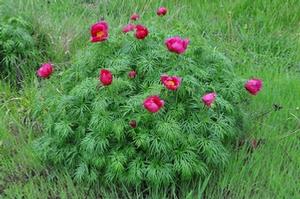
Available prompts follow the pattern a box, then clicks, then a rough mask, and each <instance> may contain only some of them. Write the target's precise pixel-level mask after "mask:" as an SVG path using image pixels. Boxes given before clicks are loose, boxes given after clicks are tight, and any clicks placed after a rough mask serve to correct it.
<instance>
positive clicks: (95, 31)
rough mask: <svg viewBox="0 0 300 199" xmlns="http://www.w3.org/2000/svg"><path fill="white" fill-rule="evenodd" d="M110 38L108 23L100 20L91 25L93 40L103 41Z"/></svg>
mask: <svg viewBox="0 0 300 199" xmlns="http://www.w3.org/2000/svg"><path fill="white" fill-rule="evenodd" d="M107 39H108V24H107V23H106V21H100V22H97V23H95V24H93V25H92V26H91V42H101V41H105V40H107Z"/></svg>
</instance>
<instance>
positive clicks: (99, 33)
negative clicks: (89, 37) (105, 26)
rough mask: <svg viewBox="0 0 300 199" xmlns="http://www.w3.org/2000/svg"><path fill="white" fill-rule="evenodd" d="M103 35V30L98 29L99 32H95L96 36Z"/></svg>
mask: <svg viewBox="0 0 300 199" xmlns="http://www.w3.org/2000/svg"><path fill="white" fill-rule="evenodd" d="M103 35H104V32H103V31H99V32H97V33H96V37H100V38H101V37H103Z"/></svg>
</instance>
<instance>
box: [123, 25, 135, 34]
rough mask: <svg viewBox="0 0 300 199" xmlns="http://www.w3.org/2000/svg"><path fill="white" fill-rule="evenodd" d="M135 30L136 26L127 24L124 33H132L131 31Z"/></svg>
mask: <svg viewBox="0 0 300 199" xmlns="http://www.w3.org/2000/svg"><path fill="white" fill-rule="evenodd" d="M134 28H135V25H134V24H127V25H125V26H124V27H123V28H122V32H124V33H127V32H130V31H133V30H134Z"/></svg>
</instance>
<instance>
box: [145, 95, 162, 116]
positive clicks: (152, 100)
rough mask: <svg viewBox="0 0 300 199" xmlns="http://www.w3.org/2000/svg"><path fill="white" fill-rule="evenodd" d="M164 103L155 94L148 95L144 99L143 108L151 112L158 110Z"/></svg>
mask: <svg viewBox="0 0 300 199" xmlns="http://www.w3.org/2000/svg"><path fill="white" fill-rule="evenodd" d="M164 104H165V102H164V100H162V99H160V98H159V97H158V96H156V95H153V96H150V97H148V98H147V99H145V101H144V107H145V109H147V110H148V111H149V112H151V113H156V112H158V111H159V110H160V109H161V108H162V107H163V106H164Z"/></svg>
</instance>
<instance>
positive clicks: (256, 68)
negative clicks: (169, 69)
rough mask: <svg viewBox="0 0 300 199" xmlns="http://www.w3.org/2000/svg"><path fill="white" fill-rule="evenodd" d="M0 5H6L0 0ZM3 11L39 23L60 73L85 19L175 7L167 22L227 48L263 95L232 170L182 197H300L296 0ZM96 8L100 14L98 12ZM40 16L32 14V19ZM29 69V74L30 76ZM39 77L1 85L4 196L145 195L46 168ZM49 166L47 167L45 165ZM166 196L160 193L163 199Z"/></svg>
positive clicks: (15, 5)
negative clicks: (40, 142)
mask: <svg viewBox="0 0 300 199" xmlns="http://www.w3.org/2000/svg"><path fill="white" fill-rule="evenodd" d="M0 2H1V1H0ZM2 4H3V5H5V6H8V8H7V9H6V12H9V13H11V14H12V15H16V16H17V15H19V16H22V17H24V18H26V19H28V20H29V21H33V22H34V23H37V24H36V27H38V29H39V31H41V32H45V33H46V34H48V35H49V36H50V38H51V42H52V45H51V49H47V50H49V52H50V56H51V57H50V58H51V60H53V62H54V63H56V64H57V66H58V71H59V72H61V71H63V69H64V67H67V64H68V61H69V60H70V57H72V55H73V54H75V52H76V51H77V50H79V49H81V48H83V47H84V46H85V45H86V43H87V41H88V39H89V34H88V28H89V24H91V23H93V22H95V21H96V20H97V19H99V18H100V17H99V16H107V17H108V20H109V21H110V22H111V23H112V24H114V25H116V26H119V27H120V28H121V27H122V24H125V23H126V22H127V19H128V17H129V16H130V14H131V13H132V12H134V11H137V12H139V13H140V14H141V16H142V22H143V23H152V21H151V18H152V17H155V16H153V15H154V14H153V13H149V10H150V11H151V10H155V9H156V8H157V7H159V6H160V5H164V6H166V7H167V8H168V9H169V11H170V13H169V15H170V17H169V19H168V20H169V23H168V27H165V28H166V29H167V28H176V29H178V31H179V32H180V33H181V34H183V35H186V36H189V37H190V38H191V40H192V38H193V37H200V38H202V39H203V40H205V41H207V42H208V43H210V45H212V46H213V47H215V48H216V49H217V50H218V51H220V52H223V53H224V54H225V55H226V56H228V57H229V58H230V59H231V60H232V61H233V62H234V64H235V72H236V73H237V74H238V75H240V76H242V77H244V78H250V77H252V76H255V77H259V78H261V79H263V81H264V87H263V91H262V92H261V93H260V94H259V95H258V96H256V97H255V99H253V100H251V102H250V104H249V105H247V106H245V113H246V115H245V126H244V134H243V135H241V137H240V138H238V139H239V140H241V141H237V145H240V147H237V148H236V150H234V151H233V152H232V156H231V158H230V162H229V163H228V165H227V167H226V168H224V170H222V171H218V172H217V173H212V174H211V175H210V177H209V179H204V180H203V181H200V182H198V184H197V185H196V188H195V189H193V190H190V189H189V188H186V189H185V188H183V189H182V190H183V191H182V193H180V194H178V195H177V197H178V198H201V197H203V198H299V197H300V181H299V179H300V170H299V168H300V156H299V152H300V12H299V10H300V2H299V1H298V0H289V1H283V0H275V1H273V0H257V1H250V0H228V1H225V0H224V1H222V0H219V1H205V0H199V1H198V0H186V1H179V0H172V1H154V0H149V1H146V0H145V1H133V0H128V1H127V0H126V1H125V0H115V1H96V0H95V1H93V0H90V1H88V0H86V1H84V0H67V1H64V0H53V1H45V0H16V1H8V0H7V1H5V0H3V2H2ZM99 13H100V14H99ZM33 19H35V20H33ZM34 72H35V71H33V72H32V73H34ZM35 92H36V82H35V81H27V82H24V86H23V89H21V90H19V91H17V90H15V89H13V88H11V87H10V86H9V85H7V83H5V82H4V81H1V83H0V96H1V99H0V100H1V101H0V102H1V104H0V198H1V197H3V198H47V197H49V198H86V197H88V198H95V197H97V196H98V197H100V196H102V197H103V198H117V197H118V198H138V197H139V196H141V195H142V193H129V192H128V193H126V192H124V193H122V194H123V195H118V194H119V193H118V192H117V190H116V189H114V188H113V187H112V189H111V190H103V189H102V188H101V185H98V186H97V187H92V188H90V187H84V186H80V185H77V184H76V183H74V182H73V181H72V178H71V177H70V176H69V175H68V174H67V173H66V172H65V171H57V170H55V169H54V168H49V167H47V166H46V165H44V164H43V163H41V162H40V161H39V159H38V158H37V157H36V154H35V152H34V150H33V149H32V142H33V140H34V139H35V138H36V137H38V136H40V132H36V129H39V128H40V125H39V124H38V123H37V122H34V121H31V120H30V119H29V118H30V115H31V114H32V110H31V103H32V102H33V101H34V100H33V98H34V97H33V96H34V93H35ZM45 168H47V169H45ZM164 196H165V193H161V192H159V191H157V198H162V197H164Z"/></svg>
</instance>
